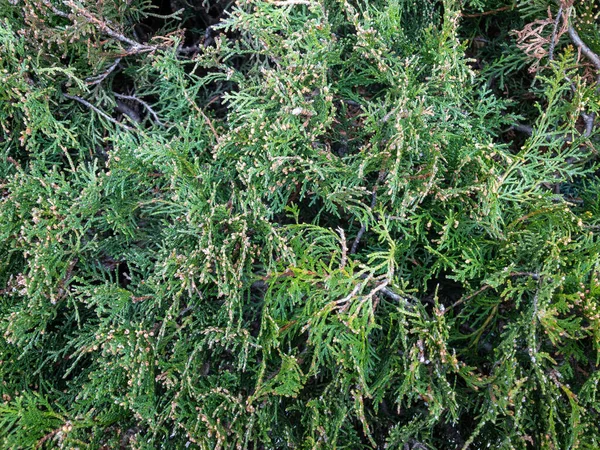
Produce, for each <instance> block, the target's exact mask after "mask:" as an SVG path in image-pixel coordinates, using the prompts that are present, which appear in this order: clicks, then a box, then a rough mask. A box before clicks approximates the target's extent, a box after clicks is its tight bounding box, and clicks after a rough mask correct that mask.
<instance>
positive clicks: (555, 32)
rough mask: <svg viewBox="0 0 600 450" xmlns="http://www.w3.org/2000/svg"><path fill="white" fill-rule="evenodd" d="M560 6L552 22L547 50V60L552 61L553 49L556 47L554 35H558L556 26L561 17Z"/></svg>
mask: <svg viewBox="0 0 600 450" xmlns="http://www.w3.org/2000/svg"><path fill="white" fill-rule="evenodd" d="M562 11H563V8H562V5H561V6H560V7H559V8H558V12H557V13H556V20H555V21H554V28H553V29H552V38H551V39H550V49H549V50H548V60H549V61H552V60H553V59H554V47H555V46H556V34H557V33H558V25H559V24H560V19H561V17H562Z"/></svg>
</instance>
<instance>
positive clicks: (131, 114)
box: [116, 100, 142, 123]
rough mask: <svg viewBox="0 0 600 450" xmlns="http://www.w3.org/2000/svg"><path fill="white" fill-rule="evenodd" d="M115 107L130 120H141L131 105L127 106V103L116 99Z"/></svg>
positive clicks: (136, 121)
mask: <svg viewBox="0 0 600 450" xmlns="http://www.w3.org/2000/svg"><path fill="white" fill-rule="evenodd" d="M116 109H117V111H119V112H120V113H122V114H125V115H126V116H127V117H129V118H130V119H131V120H133V121H134V122H135V123H141V122H142V119H141V118H140V115H139V114H138V113H137V112H135V111H134V110H133V109H132V108H131V107H129V105H126V104H125V103H123V102H122V101H119V100H117V108H116Z"/></svg>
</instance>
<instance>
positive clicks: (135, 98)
mask: <svg viewBox="0 0 600 450" xmlns="http://www.w3.org/2000/svg"><path fill="white" fill-rule="evenodd" d="M114 96H115V97H117V98H120V99H123V100H133V101H135V102H138V103H139V104H140V105H142V106H143V107H144V108H146V110H147V111H148V112H149V113H150V114H151V115H152V117H153V118H154V122H155V123H156V124H157V125H160V126H161V127H163V126H164V125H165V124H164V123H163V122H161V120H160V119H159V118H158V114H156V111H154V109H152V107H151V106H150V105H149V104H148V103H146V102H145V101H144V100H142V99H140V98H138V97H136V96H135V95H123V94H117V93H116V92H115V93H114Z"/></svg>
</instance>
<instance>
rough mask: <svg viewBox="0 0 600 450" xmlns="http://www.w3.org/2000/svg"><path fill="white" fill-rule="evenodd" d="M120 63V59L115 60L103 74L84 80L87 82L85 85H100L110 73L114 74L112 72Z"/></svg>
mask: <svg viewBox="0 0 600 450" xmlns="http://www.w3.org/2000/svg"><path fill="white" fill-rule="evenodd" d="M120 62H121V58H117V59H115V62H114V63H113V64H112V65H111V66H110V67H109V68H108V69H106V70H105V71H104V72H102V73H101V74H99V75H95V76H93V77H89V78H86V80H85V81H87V84H89V85H90V86H93V85H95V84H100V83H102V82H103V81H104V80H105V79H106V77H107V76H109V75H110V74H111V73H112V72H114V70H115V69H116V68H117V67H118V66H119V63H120Z"/></svg>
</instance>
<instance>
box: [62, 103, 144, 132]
mask: <svg viewBox="0 0 600 450" xmlns="http://www.w3.org/2000/svg"><path fill="white" fill-rule="evenodd" d="M63 96H64V97H65V98H68V99H70V100H75V101H77V102H79V103H81V104H82V105H84V106H86V107H88V108H89V109H91V110H92V111H94V112H96V113H97V114H99V115H100V116H102V117H104V118H105V119H106V120H108V121H109V122H112V123H114V124H115V125H118V126H120V127H123V128H125V129H126V130H129V131H135V130H134V128H131V127H130V126H127V125H125V124H124V123H121V122H119V121H118V120H115V119H113V118H112V117H110V116H109V115H108V114H106V113H105V112H104V111H102V110H101V109H99V108H98V107H96V106H94V105H92V104H91V103H90V102H88V101H87V100H84V99H83V98H81V97H77V96H76V95H69V94H63Z"/></svg>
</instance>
